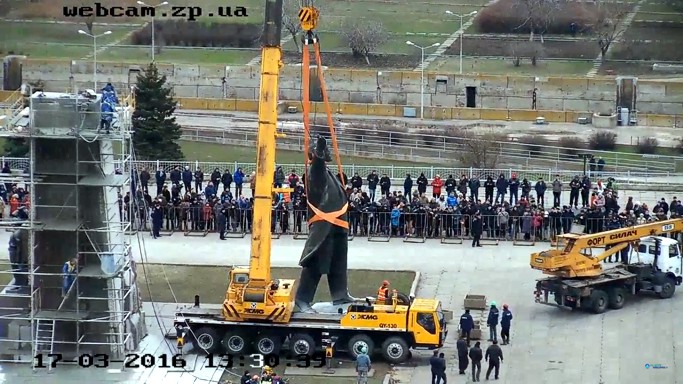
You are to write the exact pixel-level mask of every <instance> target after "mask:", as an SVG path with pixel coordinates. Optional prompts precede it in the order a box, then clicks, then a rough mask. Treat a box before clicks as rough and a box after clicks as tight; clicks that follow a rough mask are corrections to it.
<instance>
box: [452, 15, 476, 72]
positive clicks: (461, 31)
mask: <svg viewBox="0 0 683 384" xmlns="http://www.w3.org/2000/svg"><path fill="white" fill-rule="evenodd" d="M446 14H449V15H452V16H456V17H459V18H460V74H461V75H462V39H463V36H464V35H465V30H464V29H462V20H463V19H464V18H465V17H469V16H474V15H476V14H477V11H472V12H470V13H467V14H464V15H460V14H457V13H453V12H451V11H446Z"/></svg>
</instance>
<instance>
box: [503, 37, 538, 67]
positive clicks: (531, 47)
mask: <svg viewBox="0 0 683 384" xmlns="http://www.w3.org/2000/svg"><path fill="white" fill-rule="evenodd" d="M509 49H510V56H512V64H513V65H514V66H515V67H519V66H520V65H521V64H522V59H527V58H528V59H529V61H530V62H531V65H533V66H535V65H536V64H538V59H540V58H541V57H542V56H543V52H544V49H543V44H542V43H538V42H534V41H514V42H512V43H510V45H509Z"/></svg>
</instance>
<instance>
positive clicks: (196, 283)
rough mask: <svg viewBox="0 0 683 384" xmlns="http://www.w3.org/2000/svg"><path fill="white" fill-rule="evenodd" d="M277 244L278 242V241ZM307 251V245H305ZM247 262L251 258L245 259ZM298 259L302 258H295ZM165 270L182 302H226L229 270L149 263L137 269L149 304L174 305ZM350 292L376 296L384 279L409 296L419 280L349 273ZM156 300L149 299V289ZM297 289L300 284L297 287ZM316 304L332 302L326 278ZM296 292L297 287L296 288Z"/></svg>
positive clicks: (276, 272)
mask: <svg viewBox="0 0 683 384" xmlns="http://www.w3.org/2000/svg"><path fill="white" fill-rule="evenodd" d="M275 241H277V240H275ZM301 247H302V249H303V243H302V244H301ZM244 257H245V258H244V259H245V261H246V260H247V258H248V255H245V256H244ZM295 257H296V258H297V259H298V257H299V256H298V255H296V256H295ZM272 270H273V272H272V275H273V277H275V278H280V279H295V280H298V279H299V274H300V273H301V268H273V269H272ZM164 271H165V272H166V276H167V277H168V281H169V282H170V285H171V287H172V288H173V291H174V292H175V294H176V296H177V298H178V302H181V303H192V302H194V295H199V297H200V299H201V302H203V303H209V304H220V303H222V302H223V300H224V299H225V290H226V289H227V286H228V273H229V272H230V268H229V267H222V266H220V267H217V266H189V265H188V266H186V265H163V264H145V267H144V269H143V266H142V265H139V266H138V268H137V274H138V282H139V283H138V284H139V285H138V286H139V287H140V295H141V296H142V299H143V300H145V301H155V302H174V300H173V296H172V295H171V292H170V289H169V287H168V283H167V282H166V279H165V278H164ZM348 275H349V289H350V291H351V292H350V293H351V295H352V296H354V297H366V296H370V295H374V294H375V293H376V292H377V287H379V286H380V285H381V284H382V281H383V280H389V281H390V282H391V286H392V287H393V288H395V289H397V290H398V291H399V292H401V293H404V294H406V295H408V294H409V293H410V287H411V285H412V284H413V279H415V273H414V272H410V271H370V270H359V269H354V270H349V274H348ZM147 282H149V291H151V292H152V295H153V296H152V297H151V298H150V297H149V291H148V289H147ZM294 286H295V287H296V284H295V285H294ZM319 287H320V288H319V289H318V292H317V293H316V295H315V301H316V302H319V301H329V300H330V294H329V292H328V289H327V281H326V278H325V277H323V280H322V281H321V282H320V285H319ZM295 289H296V288H295Z"/></svg>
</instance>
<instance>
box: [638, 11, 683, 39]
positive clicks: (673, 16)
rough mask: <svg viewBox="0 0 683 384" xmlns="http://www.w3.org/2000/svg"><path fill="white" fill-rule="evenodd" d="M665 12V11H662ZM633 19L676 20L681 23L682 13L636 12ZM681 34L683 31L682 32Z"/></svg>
mask: <svg viewBox="0 0 683 384" xmlns="http://www.w3.org/2000/svg"><path fill="white" fill-rule="evenodd" d="M662 12H666V11H662ZM633 20H636V21H637V20H653V21H678V22H681V23H683V13H648V12H638V13H636V17H635V18H633ZM682 35H683V33H682Z"/></svg>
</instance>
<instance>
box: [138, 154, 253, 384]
mask: <svg viewBox="0 0 683 384" xmlns="http://www.w3.org/2000/svg"><path fill="white" fill-rule="evenodd" d="M131 160H132V161H133V162H135V160H136V157H135V149H134V148H132V147H131ZM129 172H130V173H129V174H131V176H132V177H137V170H134V169H131V170H130V171H129ZM131 192H133V193H134V195H133V204H132V206H133V207H135V208H137V209H138V212H137V213H138V214H139V213H140V212H139V210H140V206H139V205H138V203H139V202H138V199H137V191H131ZM141 200H142V208H143V209H144V212H145V214H146V213H147V211H148V209H149V206H148V205H147V201H146V200H145V199H144V198H143V199H141ZM128 214H129V216H131V217H129V221H130V222H131V225H133V223H135V216H134V214H133V212H129V213H128ZM131 230H132V228H131ZM136 239H137V245H138V253H139V256H140V261H141V262H140V264H141V265H142V271H143V275H144V278H145V286H146V288H147V294H148V295H149V301H150V303H151V304H152V312H153V314H154V319H155V320H156V323H157V326H158V327H159V330H160V331H161V332H163V333H164V334H162V335H161V336H162V339H163V340H164V343H165V344H166V347H167V348H168V350H169V352H170V351H174V350H177V347H176V346H174V345H172V344H171V343H170V342H169V341H168V339H167V338H166V334H165V333H166V331H167V330H166V328H165V327H164V325H163V324H162V322H161V315H160V314H159V312H158V311H157V308H156V305H155V304H156V303H155V301H154V298H153V294H152V289H151V285H150V278H149V277H150V275H149V274H148V273H147V268H146V264H147V263H148V262H149V259H148V256H147V249H146V246H145V237H144V236H143V235H142V233H141V231H139V230H136ZM160 266H161V270H162V275H163V277H164V280H165V281H166V284H167V285H168V288H169V290H170V292H171V296H172V297H173V300H174V302H175V304H176V306H177V305H178V304H179V302H178V298H177V296H176V294H175V291H174V290H173V286H172V285H171V281H170V279H169V278H168V274H167V273H166V268H165V267H164V264H160ZM185 325H186V327H185V328H186V329H187V330H188V331H189V332H190V335H191V336H192V339H193V340H194V341H195V342H194V343H193V346H194V347H195V348H199V349H201V350H202V351H203V352H204V353H205V354H207V355H208V354H209V351H208V350H207V349H205V348H203V347H202V346H201V345H199V343H198V342H197V337H196V335H195V333H194V331H193V330H192V328H191V327H190V326H189V324H187V322H186V323H185ZM198 363H199V356H197V358H195V359H194V362H193V366H192V369H191V370H190V369H187V368H186V367H180V368H181V369H182V370H183V371H184V372H185V373H187V374H188V375H190V376H192V377H193V378H195V379H196V380H201V381H206V382H209V383H211V382H213V381H214V380H213V375H212V377H211V378H210V379H206V378H203V377H199V376H197V375H196V374H195V373H194V372H195V371H196V370H197V365H198ZM217 365H218V366H217V367H216V372H218V371H219V370H221V369H222V370H223V372H227V373H229V374H230V375H233V376H237V377H239V376H240V375H239V374H236V373H234V372H232V371H230V370H228V369H226V368H224V367H221V364H220V362H219V364H217ZM175 368H178V367H175ZM221 376H222V375H221ZM219 379H220V378H219Z"/></svg>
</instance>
